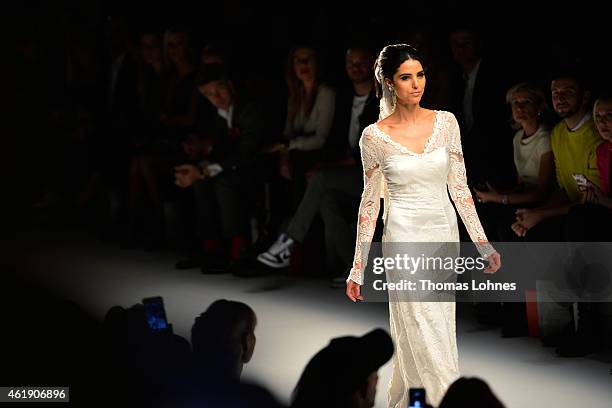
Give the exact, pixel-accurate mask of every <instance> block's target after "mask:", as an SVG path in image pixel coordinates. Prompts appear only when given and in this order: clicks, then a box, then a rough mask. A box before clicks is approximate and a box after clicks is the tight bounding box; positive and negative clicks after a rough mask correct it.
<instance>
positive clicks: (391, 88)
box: [389, 85, 397, 110]
mask: <svg viewBox="0 0 612 408" xmlns="http://www.w3.org/2000/svg"><path fill="white" fill-rule="evenodd" d="M389 92H390V93H391V104H392V109H393V110H395V104H396V103H397V95H396V94H395V88H394V87H393V86H392V85H391V86H389Z"/></svg>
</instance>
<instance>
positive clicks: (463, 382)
mask: <svg viewBox="0 0 612 408" xmlns="http://www.w3.org/2000/svg"><path fill="white" fill-rule="evenodd" d="M463 407H479V408H504V404H502V402H501V401H500V400H499V399H498V398H497V397H496V396H495V394H493V391H491V388H490V387H489V385H488V384H487V383H486V382H484V381H483V380H481V379H479V378H475V377H472V378H467V377H461V378H459V379H458V380H457V381H455V382H454V383H452V384H451V385H450V387H448V390H447V391H446V394H445V395H444V398H442V402H441V403H440V405H439V406H438V408H463Z"/></svg>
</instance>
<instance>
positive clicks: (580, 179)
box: [572, 173, 588, 190]
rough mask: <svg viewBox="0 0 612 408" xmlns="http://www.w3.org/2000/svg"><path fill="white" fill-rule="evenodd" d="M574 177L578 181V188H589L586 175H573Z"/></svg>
mask: <svg viewBox="0 0 612 408" xmlns="http://www.w3.org/2000/svg"><path fill="white" fill-rule="evenodd" d="M572 177H573V178H574V180H575V181H576V184H577V185H578V188H580V189H581V190H582V189H585V188H586V187H587V184H588V182H587V178H586V177H585V175H584V174H580V173H573V174H572Z"/></svg>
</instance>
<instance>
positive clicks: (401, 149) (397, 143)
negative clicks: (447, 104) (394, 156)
mask: <svg viewBox="0 0 612 408" xmlns="http://www.w3.org/2000/svg"><path fill="white" fill-rule="evenodd" d="M434 114H435V116H434V123H433V128H432V130H431V133H430V135H429V137H428V138H427V139H426V140H425V143H424V144H423V151H422V152H421V153H417V152H415V151H413V150H410V149H409V148H407V147H406V146H404V145H403V144H402V143H400V142H398V141H396V140H394V139H393V138H392V137H391V135H390V134H388V133H387V132H385V131H384V130H382V129H381V128H380V126H378V122H375V123H374V126H375V127H376V129H377V130H378V131H379V132H380V133H381V134H382V135H383V136H384V138H385V140H387V141H388V142H389V143H390V144H392V145H394V146H395V147H397V148H398V149H399V150H400V151H401V152H402V153H408V154H411V155H414V156H423V155H424V154H426V153H427V148H428V147H429V144H430V143H431V141H432V139H433V137H434V135H435V134H436V129H437V128H438V115H439V114H440V113H439V111H437V110H434Z"/></svg>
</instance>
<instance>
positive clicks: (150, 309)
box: [142, 296, 168, 330]
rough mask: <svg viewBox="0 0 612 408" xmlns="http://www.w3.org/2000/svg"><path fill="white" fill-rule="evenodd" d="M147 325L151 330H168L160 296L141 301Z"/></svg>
mask: <svg viewBox="0 0 612 408" xmlns="http://www.w3.org/2000/svg"><path fill="white" fill-rule="evenodd" d="M142 304H143V306H144V310H145V317H146V319H147V324H148V325H149V328H150V329H151V330H165V329H167V328H168V320H167V319H166V311H165V310H164V300H163V299H162V298H161V297H160V296H156V297H150V298H145V299H142Z"/></svg>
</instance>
